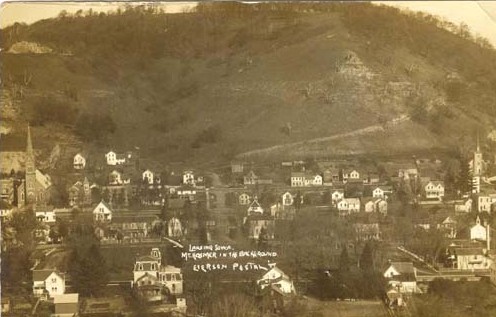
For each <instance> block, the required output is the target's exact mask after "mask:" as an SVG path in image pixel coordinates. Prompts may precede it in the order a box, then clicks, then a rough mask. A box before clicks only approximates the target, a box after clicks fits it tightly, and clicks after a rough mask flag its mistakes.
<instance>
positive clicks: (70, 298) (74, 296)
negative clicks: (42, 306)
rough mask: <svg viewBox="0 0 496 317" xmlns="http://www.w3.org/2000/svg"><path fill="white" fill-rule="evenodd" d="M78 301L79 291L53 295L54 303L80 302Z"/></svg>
mask: <svg viewBox="0 0 496 317" xmlns="http://www.w3.org/2000/svg"><path fill="white" fill-rule="evenodd" d="M78 301H79V294H78V293H70V294H61V295H53V303H54V304H73V303H78Z"/></svg>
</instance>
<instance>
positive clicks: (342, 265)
mask: <svg viewBox="0 0 496 317" xmlns="http://www.w3.org/2000/svg"><path fill="white" fill-rule="evenodd" d="M350 263H351V261H350V256H349V255H348V249H347V248H346V246H344V247H343V250H341V255H340V256H339V270H340V271H342V272H347V271H349V270H350Z"/></svg>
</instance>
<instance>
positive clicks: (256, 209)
mask: <svg viewBox="0 0 496 317" xmlns="http://www.w3.org/2000/svg"><path fill="white" fill-rule="evenodd" d="M263 212H264V210H263V208H262V206H260V203H259V202H258V198H257V196H255V197H254V198H253V201H252V203H251V204H250V206H249V207H248V215H253V214H263Z"/></svg>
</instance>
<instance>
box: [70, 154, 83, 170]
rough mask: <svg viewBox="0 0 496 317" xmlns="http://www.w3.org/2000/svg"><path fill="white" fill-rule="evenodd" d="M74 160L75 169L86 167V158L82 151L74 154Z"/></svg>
mask: <svg viewBox="0 0 496 317" xmlns="http://www.w3.org/2000/svg"><path fill="white" fill-rule="evenodd" d="M73 162H74V163H73V166H74V169H76V170H82V169H84V168H85V167H86V158H85V157H84V156H83V155H82V154H81V153H78V154H76V155H74V161H73Z"/></svg>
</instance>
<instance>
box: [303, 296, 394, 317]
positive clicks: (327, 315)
mask: <svg viewBox="0 0 496 317" xmlns="http://www.w3.org/2000/svg"><path fill="white" fill-rule="evenodd" d="M304 303H305V304H306V305H307V307H308V310H309V311H311V312H312V313H311V314H309V316H319V317H335V316H336V317H387V316H389V315H388V313H387V311H386V308H385V306H384V304H383V303H382V302H381V301H372V300H361V301H356V302H347V301H326V302H323V301H317V300H314V299H306V301H304Z"/></svg>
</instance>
